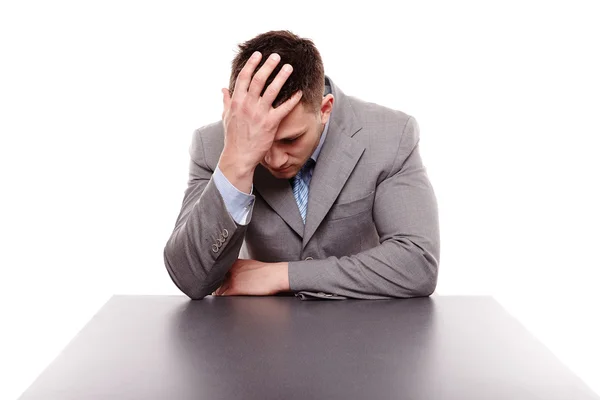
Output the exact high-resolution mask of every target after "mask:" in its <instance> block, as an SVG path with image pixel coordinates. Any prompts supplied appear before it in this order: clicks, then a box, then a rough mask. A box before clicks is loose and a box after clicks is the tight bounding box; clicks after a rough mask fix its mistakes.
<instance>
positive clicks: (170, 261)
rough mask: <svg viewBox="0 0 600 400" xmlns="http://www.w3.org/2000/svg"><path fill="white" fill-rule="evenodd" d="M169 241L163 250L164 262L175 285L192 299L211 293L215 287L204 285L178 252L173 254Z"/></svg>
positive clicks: (199, 298) (201, 297)
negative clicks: (180, 257)
mask: <svg viewBox="0 0 600 400" xmlns="http://www.w3.org/2000/svg"><path fill="white" fill-rule="evenodd" d="M169 242H170V241H169ZM169 242H167V245H166V246H165V249H164V252H163V255H164V263H165V267H166V269H167V272H168V273H169V276H170V277H171V280H172V281H173V283H174V284H175V286H177V288H178V289H179V290H180V291H181V292H182V293H183V294H185V295H186V296H188V297H189V298H190V299H192V300H201V299H203V298H204V297H206V296H207V295H209V294H211V293H212V292H213V291H214V289H213V290H210V288H207V287H203V286H202V285H201V284H200V281H199V280H198V279H197V278H196V276H195V275H194V274H193V273H192V271H191V270H190V268H189V267H188V266H187V264H186V263H185V262H182V261H181V260H179V259H178V257H177V255H176V254H173V248H172V247H171V246H170V244H169ZM215 289H216V288H215Z"/></svg>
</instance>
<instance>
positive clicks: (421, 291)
mask: <svg viewBox="0 0 600 400" xmlns="http://www.w3.org/2000/svg"><path fill="white" fill-rule="evenodd" d="M438 266H439V263H438V261H437V259H436V258H435V257H433V256H431V254H429V253H424V254H423V255H422V264H421V271H422V274H421V278H420V279H419V280H418V282H416V283H415V286H414V290H413V291H414V297H429V296H431V295H432V294H433V292H435V288H436V287H437V282H438V269H439V268H438Z"/></svg>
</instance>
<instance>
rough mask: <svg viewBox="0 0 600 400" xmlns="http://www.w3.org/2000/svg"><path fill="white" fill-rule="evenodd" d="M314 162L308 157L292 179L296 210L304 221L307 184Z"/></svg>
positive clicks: (306, 204) (306, 205)
mask: <svg viewBox="0 0 600 400" xmlns="http://www.w3.org/2000/svg"><path fill="white" fill-rule="evenodd" d="M314 164H315V161H314V160H313V159H312V158H309V159H308V161H307V162H306V164H304V166H303V167H302V168H300V171H298V173H297V174H296V176H295V177H294V179H293V181H292V188H293V190H294V198H295V199H296V204H298V210H300V215H301V216H302V221H304V223H306V209H307V208H308V184H309V183H310V178H311V177H312V172H313V165H314Z"/></svg>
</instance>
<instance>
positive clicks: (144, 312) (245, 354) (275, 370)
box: [21, 296, 600, 400]
mask: <svg viewBox="0 0 600 400" xmlns="http://www.w3.org/2000/svg"><path fill="white" fill-rule="evenodd" d="M283 398H285V399H410V400H421V399H423V400H425V399H428V400H432V399H444V400H454V399H456V400H468V399H477V400H481V399H486V400H495V399H502V400H521V399H523V400H525V399H527V400H529V399H544V400H554V399H556V400H558V399H560V400H565V399H568V400H579V399H581V400H583V399H596V400H598V399H600V397H599V396H597V395H595V394H594V393H593V392H592V391H591V389H589V388H588V387H587V386H586V385H585V384H584V383H583V382H582V381H581V380H580V379H579V378H578V377H576V376H575V375H574V374H573V373H572V372H570V370H569V369H568V368H567V367H565V366H564V365H563V364H562V363H561V362H560V361H559V360H558V359H557V358H556V357H555V356H554V355H553V354H552V353H551V352H550V351H549V350H548V349H546V348H545V347H544V346H543V345H542V344H541V343H540V342H539V341H538V340H537V339H535V338H534V337H533V336H532V335H531V334H530V333H529V332H528V331H527V330H526V329H525V328H524V327H523V326H522V325H521V324H520V323H519V322H518V321H517V320H515V319H514V318H513V317H511V316H510V315H509V314H508V313H507V312H506V311H505V310H504V309H503V308H502V307H501V306H500V305H499V304H498V303H497V302H496V301H495V300H494V299H493V298H492V297H481V296H434V297H429V298H416V299H398V300H343V301H327V300H325V301H301V300H300V299H298V298H296V297H285V296H272V297H245V296H244V297H213V296H208V297H206V298H204V299H203V300H198V301H191V300H189V299H188V298H187V297H184V296H113V297H112V298H111V299H110V300H109V301H108V302H107V303H106V304H105V305H104V306H103V307H102V308H101V309H100V311H98V313H97V314H96V315H94V317H93V318H92V319H91V321H90V322H89V323H88V324H87V325H86V326H85V327H84V328H83V329H82V330H81V331H80V332H79V333H78V334H77V335H76V336H75V338H74V339H73V340H72V341H71V342H70V343H69V344H68V346H67V347H66V348H65V349H64V350H63V351H62V352H61V353H60V354H59V355H58V357H57V358H56V359H55V360H54V361H53V362H52V363H51V364H50V366H48V368H47V369H46V370H45V371H44V372H43V373H42V374H41V375H40V376H39V377H38V378H37V379H36V380H35V382H34V383H33V384H32V385H31V386H30V387H29V388H28V389H27V390H26V391H25V393H23V395H22V396H21V399H23V400H30V399H44V400H54V399H56V400H58V399H60V400H69V399H77V400H81V399H91V400H96V399H98V400H99V399H144V400H152V399H194V400H201V399H211V400H213V399H283Z"/></svg>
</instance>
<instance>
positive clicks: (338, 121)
mask: <svg viewBox="0 0 600 400" xmlns="http://www.w3.org/2000/svg"><path fill="white" fill-rule="evenodd" d="M327 79H328V80H329V83H330V85H331V89H332V94H333V97H334V99H335V100H334V104H333V110H332V112H331V116H330V119H331V121H330V123H329V129H328V131H327V138H326V139H325V142H324V143H323V147H322V148H321V153H320V154H319V158H318V159H317V163H316V165H315V170H314V172H313V176H312V179H311V181H310V189H309V195H308V210H307V214H306V226H305V225H304V223H303V222H302V217H301V216H300V211H299V210H298V205H297V204H296V199H295V198H294V193H293V191H292V187H291V185H290V183H289V181H288V180H287V179H278V178H275V177H274V176H273V175H271V173H270V172H269V171H268V170H267V169H266V168H265V167H263V166H262V165H260V164H259V165H258V166H257V167H256V170H255V172H254V186H255V188H256V189H257V190H258V192H259V193H260V195H261V196H262V198H263V199H264V200H265V202H266V203H267V204H268V205H269V206H270V207H271V208H272V209H273V210H274V211H275V212H276V213H277V214H278V215H279V216H280V217H281V218H282V219H283V220H284V221H285V222H286V223H287V224H288V225H289V226H290V227H291V228H292V229H293V230H294V232H296V233H297V234H298V235H299V236H300V237H301V238H303V241H302V248H304V247H306V245H307V243H308V241H309V240H310V239H311V237H312V236H313V235H314V233H315V231H316V230H317V228H318V227H319V225H320V224H321V222H322V221H323V219H324V218H325V216H326V215H327V212H329V209H330V208H331V206H332V205H333V203H334V202H335V199H336V198H337V197H338V195H339V194H340V191H341V190H342V188H343V187H344V185H345V184H346V181H347V180H348V177H349V176H350V174H351V173H352V171H353V170H354V167H355V166H356V163H357V162H358V160H359V159H360V157H361V155H362V154H363V152H364V150H365V147H364V146H363V145H361V144H360V143H359V142H357V141H356V140H354V139H352V136H353V135H354V134H355V133H356V132H358V131H359V130H360V129H361V126H360V124H359V123H358V121H357V119H356V116H355V115H354V111H353V110H352V107H351V106H350V103H349V101H348V99H347V98H346V96H345V95H344V93H343V92H342V91H341V90H340V89H339V88H338V87H337V86H335V84H334V83H333V82H332V81H331V79H329V77H327Z"/></svg>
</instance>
